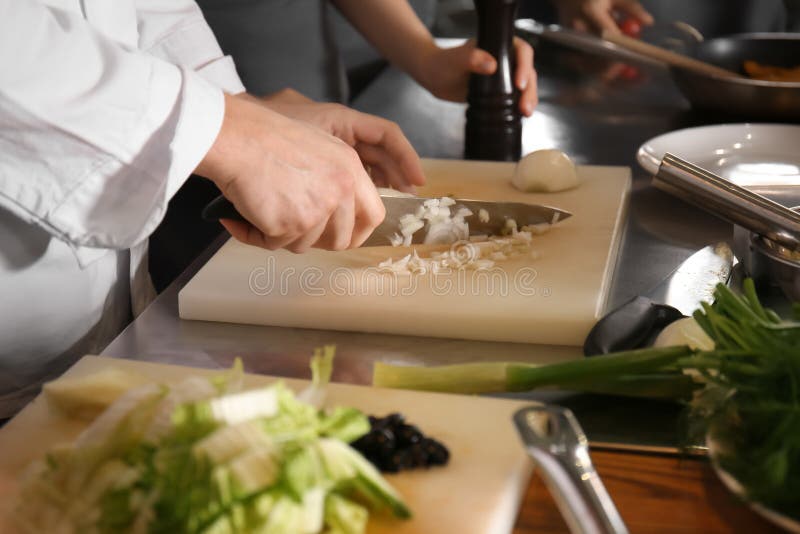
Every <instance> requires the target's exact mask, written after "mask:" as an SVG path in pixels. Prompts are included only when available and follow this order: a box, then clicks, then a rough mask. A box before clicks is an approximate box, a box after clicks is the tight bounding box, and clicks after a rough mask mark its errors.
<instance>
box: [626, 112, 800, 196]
mask: <svg viewBox="0 0 800 534" xmlns="http://www.w3.org/2000/svg"><path fill="white" fill-rule="evenodd" d="M666 152H670V153H672V154H674V155H676V156H678V157H679V158H682V159H685V160H687V161H690V162H691V163H694V164H695V165H698V166H700V167H703V168H704V169H706V170H709V171H711V172H713V173H716V174H718V175H720V176H722V177H723V178H727V179H728V180H731V181H732V182H734V183H736V184H738V185H742V186H755V187H758V186H797V185H800V126H793V125H789V124H721V125H716V126H701V127H698V128H687V129H685V130H676V131H674V132H670V133H667V134H664V135H660V136H658V137H655V138H653V139H650V140H649V141H647V142H646V143H644V144H643V145H642V146H641V147H639V151H638V152H637V153H636V159H637V160H638V161H639V164H640V165H641V166H642V167H644V169H645V170H646V171H648V172H649V173H651V174H655V173H656V172H658V166H659V164H660V163H661V158H662V157H663V156H664V153H666Z"/></svg>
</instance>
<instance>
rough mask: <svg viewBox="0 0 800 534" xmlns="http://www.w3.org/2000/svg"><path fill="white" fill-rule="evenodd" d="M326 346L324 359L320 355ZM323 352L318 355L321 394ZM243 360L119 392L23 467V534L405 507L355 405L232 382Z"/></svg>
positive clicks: (333, 529) (182, 526)
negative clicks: (372, 451)
mask: <svg viewBox="0 0 800 534" xmlns="http://www.w3.org/2000/svg"><path fill="white" fill-rule="evenodd" d="M325 356H327V358H326V357H325ZM330 357H332V351H330V353H326V354H324V355H323V354H321V353H318V354H317V356H316V358H315V362H314V364H313V365H312V367H313V368H314V370H315V382H314V386H313V387H312V388H311V389H310V390H308V391H307V392H304V393H303V394H301V396H303V397H309V399H310V400H313V399H316V400H319V396H320V395H319V394H320V389H321V388H322V387H323V386H324V384H325V383H326V382H327V379H328V377H329V376H330ZM241 374H242V373H241V367H240V366H239V368H238V369H236V370H234V371H232V372H231V373H229V374H228V375H226V376H225V377H222V378H221V379H213V380H209V379H205V378H200V377H193V378H188V379H186V380H184V381H183V382H181V383H179V384H177V385H175V386H173V387H167V386H162V385H156V384H152V383H151V384H147V385H144V386H141V387H137V388H134V389H132V390H130V391H128V392H127V393H125V394H123V395H122V396H121V397H120V398H119V399H118V400H116V401H115V402H114V403H113V404H112V405H111V406H110V407H109V408H108V409H107V410H106V411H105V412H103V413H102V414H101V415H100V417H98V418H97V419H96V420H95V421H94V422H93V423H92V424H91V425H90V426H89V427H87V428H86V430H85V431H84V432H83V433H82V434H81V435H80V436H79V437H78V438H77V440H76V441H75V442H74V443H72V444H70V445H66V446H61V447H58V448H56V449H53V450H52V451H51V452H50V453H49V455H48V456H47V458H46V459H45V460H43V461H39V462H36V463H35V464H34V465H32V466H31V468H30V469H29V470H28V472H27V473H26V477H25V479H24V480H23V482H22V487H21V492H20V496H19V500H18V504H17V508H16V511H15V514H14V519H15V520H16V522H17V523H18V525H19V527H20V529H21V530H22V531H23V532H35V533H41V532H58V533H65V534H66V533H72V532H76V533H77V532H81V533H84V532H88V533H92V532H96V533H106V532H108V533H112V532H113V533H118V532H131V533H139V532H141V533H145V532H147V533H162V532H163V533H178V532H180V533H215V534H217V533H244V532H263V533H276V534H277V533H280V534H288V533H298V534H300V533H317V532H329V533H336V534H350V533H362V532H364V530H365V528H366V523H367V519H368V509H385V510H387V511H389V512H391V513H392V514H393V515H395V516H396V517H399V518H407V517H410V511H409V509H408V508H407V506H406V505H405V504H404V502H403V500H402V498H401V497H400V495H399V494H398V493H397V492H396V491H395V490H394V489H393V488H392V487H391V486H390V485H389V484H388V483H387V482H386V481H385V480H384V479H383V477H382V476H381V475H380V473H379V472H378V471H377V470H376V469H375V467H373V466H372V464H370V463H369V462H368V461H367V460H366V459H365V458H364V457H363V456H361V454H359V453H358V452H357V451H356V450H354V449H353V448H352V447H350V446H349V445H348V443H349V442H351V441H353V440H355V439H357V438H359V437H360V436H362V435H364V434H366V433H367V432H368V431H369V430H370V426H369V422H368V420H367V417H366V416H365V415H364V414H362V413H361V412H360V411H358V410H356V409H353V408H342V407H339V408H335V409H333V410H330V411H321V410H318V409H317V408H316V407H315V406H313V405H312V404H308V403H305V402H301V401H300V400H299V399H298V398H297V397H295V395H294V393H293V392H292V391H291V390H290V389H289V388H287V387H286V386H285V385H284V384H283V383H282V382H277V383H274V384H272V385H270V386H268V387H265V388H261V389H255V390H249V391H239V392H232V391H231V390H232V389H236V387H235V384H236V383H237V382H238V381H239V380H237V376H240V375H241Z"/></svg>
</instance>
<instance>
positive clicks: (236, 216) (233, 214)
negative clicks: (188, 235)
mask: <svg viewBox="0 0 800 534" xmlns="http://www.w3.org/2000/svg"><path fill="white" fill-rule="evenodd" d="M202 217H203V220H205V221H218V220H220V219H232V220H234V221H242V222H249V221H248V220H247V219H245V218H244V217H243V216H242V214H241V213H239V211H238V210H237V209H236V207H235V206H234V205H233V203H232V202H231V201H230V200H228V199H227V198H225V197H224V196H222V195H220V196H218V197H217V198H215V199H214V200H212V201H211V202H209V203H208V204H207V205H206V207H205V208H203V213H202Z"/></svg>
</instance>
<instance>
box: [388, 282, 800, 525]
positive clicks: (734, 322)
mask: <svg viewBox="0 0 800 534" xmlns="http://www.w3.org/2000/svg"><path fill="white" fill-rule="evenodd" d="M798 312H800V305H796V306H795V313H798ZM694 320H695V321H696V322H697V324H698V325H699V326H700V327H701V328H702V330H703V332H704V333H705V334H706V335H707V336H708V337H709V338H710V341H712V342H713V346H712V345H711V344H710V343H701V344H698V348H696V349H690V348H689V347H657V348H649V349H643V350H636V351H630V352H624V353H618V354H612V355H606V356H602V357H597V358H586V359H581V360H576V361H570V362H565V363H558V364H551V365H538V366H537V365H531V364H524V363H471V364H463V365H450V366H443V367H402V366H394V365H388V364H383V363H376V365H375V370H374V374H373V382H374V384H375V385H378V386H387V387H400V388H414V389H427V390H433V391H444V392H457V393H486V392H494V391H524V390H530V389H535V388H539V387H560V388H564V389H570V390H577V391H589V392H596V393H613V394H617V395H619V394H625V395H634V396H647V397H657V398H667V399H669V398H672V399H676V400H689V399H692V400H691V403H690V404H689V409H690V417H689V421H690V423H691V425H690V427H691V428H692V429H693V430H694V435H693V436H691V437H690V441H692V442H693V443H697V442H698V441H700V442H702V441H703V440H705V438H706V436H707V435H708V436H710V437H711V438H712V440H713V442H714V443H715V444H716V449H717V452H716V456H717V458H718V460H719V464H720V465H721V467H722V468H724V469H725V470H726V471H728V472H729V473H731V474H732V475H733V476H734V477H735V478H736V479H737V480H738V481H739V482H740V483H741V484H742V485H743V486H744V488H745V491H746V492H747V498H749V499H751V500H755V501H758V502H761V503H763V504H764V505H766V506H768V507H770V508H773V509H775V510H777V511H779V512H782V513H784V514H786V515H789V516H791V517H794V518H797V519H800V322H796V321H787V320H782V319H781V318H780V317H778V315H777V314H776V313H775V312H773V311H772V310H769V309H766V308H764V307H763V306H762V305H761V303H760V301H759V299H758V296H757V295H756V291H755V286H754V284H753V281H752V280H749V279H748V280H745V281H744V285H743V294H742V295H737V294H735V293H734V292H733V291H731V290H730V289H728V288H727V287H726V286H724V285H719V286H718V287H717V289H716V291H715V300H714V304H713V305H708V304H703V305H702V309H701V310H698V311H697V312H695V313H694Z"/></svg>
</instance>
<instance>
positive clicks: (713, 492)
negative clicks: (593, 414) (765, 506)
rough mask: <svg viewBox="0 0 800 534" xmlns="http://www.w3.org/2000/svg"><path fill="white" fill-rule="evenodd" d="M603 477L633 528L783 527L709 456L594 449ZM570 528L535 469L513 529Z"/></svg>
mask: <svg viewBox="0 0 800 534" xmlns="http://www.w3.org/2000/svg"><path fill="white" fill-rule="evenodd" d="M592 460H593V462H594V463H595V466H596V468H597V471H598V472H599V473H600V477H601V478H602V479H603V483H604V484H605V486H606V488H607V489H608V492H609V493H610V494H611V497H612V498H613V499H614V502H615V503H616V505H617V508H618V509H619V512H620V514H621V515H622V518H623V519H624V520H625V523H626V524H627V526H628V529H629V530H630V531H631V532H632V533H637V532H641V533H647V534H658V533H665V534H666V533H684V532H698V533H703V534H712V533H727V532H742V533H748V534H749V533H755V532H765V533H769V532H782V531H781V530H779V529H777V528H776V527H774V526H772V525H771V524H770V523H768V522H766V521H765V520H764V519H762V518H761V517H760V516H758V515H756V514H755V513H754V512H752V511H751V510H750V509H749V508H748V507H747V506H746V505H745V504H743V503H742V502H741V501H739V500H738V499H737V498H736V497H735V496H733V495H732V494H731V493H730V492H729V491H728V490H727V489H726V488H725V487H724V486H723V485H722V483H721V482H720V481H719V480H718V479H717V477H716V475H715V474H714V471H713V470H712V469H711V467H710V465H709V464H708V462H707V461H706V460H705V459H702V458H678V457H674V456H655V455H646V454H635V453H619V452H608V451H594V452H592ZM555 532H569V530H568V529H567V525H566V523H565V522H564V519H563V518H562V517H561V514H560V513H559V511H558V508H556V504H555V502H554V501H553V498H552V497H551V496H550V493H549V492H548V490H547V488H546V487H545V486H544V484H543V483H542V480H541V478H540V477H539V476H538V474H534V475H533V477H532V479H531V484H530V486H529V488H528V492H527V494H526V495H525V501H524V502H523V504H522V507H521V509H520V513H519V516H518V517H517V524H516V527H515V528H514V534H533V533H536V534H544V533H555Z"/></svg>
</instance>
